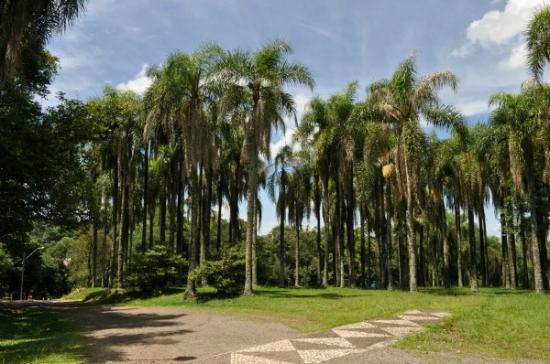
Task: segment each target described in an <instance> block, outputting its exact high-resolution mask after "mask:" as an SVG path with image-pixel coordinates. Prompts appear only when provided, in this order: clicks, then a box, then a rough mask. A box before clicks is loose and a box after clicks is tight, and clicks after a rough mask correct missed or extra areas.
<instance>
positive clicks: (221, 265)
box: [190, 249, 245, 296]
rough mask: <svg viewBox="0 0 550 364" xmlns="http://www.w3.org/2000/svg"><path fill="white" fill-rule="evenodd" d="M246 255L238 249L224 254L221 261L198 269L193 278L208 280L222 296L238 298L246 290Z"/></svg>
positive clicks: (192, 275)
mask: <svg viewBox="0 0 550 364" xmlns="http://www.w3.org/2000/svg"><path fill="white" fill-rule="evenodd" d="M244 263H245V260H244V255H243V254H242V252H240V251H239V250H237V249H230V250H229V251H228V252H226V253H223V254H222V257H221V259H219V260H215V261H211V262H207V263H206V264H205V265H204V266H203V267H199V268H196V269H195V270H193V271H192V272H191V273H190V274H191V278H193V279H196V280H200V279H203V278H204V279H206V280H207V282H208V284H210V285H212V286H214V287H215V288H216V289H217V290H218V294H219V295H221V296H236V295H238V294H240V293H242V291H243V288H244V265H245V264H244Z"/></svg>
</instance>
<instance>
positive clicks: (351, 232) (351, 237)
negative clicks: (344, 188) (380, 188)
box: [346, 166, 356, 288]
mask: <svg viewBox="0 0 550 364" xmlns="http://www.w3.org/2000/svg"><path fill="white" fill-rule="evenodd" d="M350 170H351V172H350V176H349V177H348V194H349V197H348V204H347V212H346V221H347V227H346V230H347V233H348V254H349V257H348V262H349V263H348V266H349V268H348V269H349V286H350V287H352V288H354V287H355V280H356V277H355V229H354V228H355V226H354V225H355V221H354V220H355V219H354V217H355V216H354V213H355V191H354V188H353V166H352V167H351V168H350Z"/></svg>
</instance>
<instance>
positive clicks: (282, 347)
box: [238, 340, 296, 353]
mask: <svg viewBox="0 0 550 364" xmlns="http://www.w3.org/2000/svg"><path fill="white" fill-rule="evenodd" d="M295 350H296V348H295V347H294V346H293V345H292V343H291V342H290V340H281V341H275V342H272V343H269V344H265V345H259V346H254V347H252V348H247V349H244V350H239V351H238V352H239V353H249V352H254V351H255V352H273V351H295Z"/></svg>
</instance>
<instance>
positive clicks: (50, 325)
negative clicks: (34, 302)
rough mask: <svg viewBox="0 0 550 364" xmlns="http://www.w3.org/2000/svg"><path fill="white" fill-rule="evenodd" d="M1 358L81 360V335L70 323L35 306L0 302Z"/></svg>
mask: <svg viewBox="0 0 550 364" xmlns="http://www.w3.org/2000/svg"><path fill="white" fill-rule="evenodd" d="M0 322H2V324H1V325H0V343H1V345H0V362H1V363H29V362H43V361H44V359H45V358H47V357H49V356H53V357H55V360H56V361H59V362H62V361H80V360H83V359H84V357H85V348H84V339H83V338H84V336H83V333H82V332H81V330H80V329H79V328H78V327H77V326H76V325H73V324H70V323H68V322H66V321H64V320H61V319H60V318H59V317H58V316H57V315H55V314H52V313H49V312H45V311H43V310H40V309H36V308H29V307H16V306H12V305H2V304H0Z"/></svg>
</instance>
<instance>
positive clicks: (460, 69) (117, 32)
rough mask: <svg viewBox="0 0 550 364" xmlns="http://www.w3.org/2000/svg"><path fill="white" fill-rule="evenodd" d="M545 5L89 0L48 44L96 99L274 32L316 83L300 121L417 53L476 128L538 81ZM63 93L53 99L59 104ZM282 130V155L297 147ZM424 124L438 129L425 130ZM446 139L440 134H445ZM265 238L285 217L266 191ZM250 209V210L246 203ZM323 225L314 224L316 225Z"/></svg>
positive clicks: (254, 43)
mask: <svg viewBox="0 0 550 364" xmlns="http://www.w3.org/2000/svg"><path fill="white" fill-rule="evenodd" d="M544 3H548V1H545V0H414V1H410V0H385V1H380V0H340V1H334V0H260V1H258V0H156V1H153V0H89V1H88V4H87V9H86V11H85V12H84V13H83V14H82V15H81V16H80V18H79V19H78V20H77V21H76V23H75V24H74V25H73V26H71V27H70V28H69V29H68V30H67V31H66V32H65V33H63V34H61V35H58V36H56V37H55V38H53V39H52V40H51V41H50V43H49V45H48V49H49V50H50V51H51V52H52V53H53V54H55V55H56V56H57V57H59V59H60V67H61V68H60V71H59V74H58V76H57V78H56V79H55V81H54V82H53V84H52V86H51V88H50V90H51V94H52V95H55V94H56V93H58V92H60V91H62V92H64V93H65V95H66V96H67V97H71V98H78V99H81V100H86V99H88V98H90V97H94V96H99V95H100V94H101V92H102V89H103V87H104V86H105V85H106V84H111V85H113V86H115V87H117V88H119V89H124V90H132V91H135V92H137V93H143V92H144V91H145V90H146V89H147V87H148V86H149V85H150V80H149V79H148V78H147V77H146V75H145V70H146V69H147V67H148V66H149V65H154V64H160V63H161V62H162V61H163V60H164V59H165V58H166V57H167V56H168V55H169V54H170V53H171V52H174V51H182V52H193V51H194V50H196V49H197V48H199V47H200V46H201V45H202V44H204V43H209V42H216V43H218V44H220V45H221V46H222V47H224V48H228V49H236V48H240V49H246V50H250V51H254V50H256V49H258V48H259V47H261V46H262V45H263V44H265V43H267V42H269V41H271V40H273V39H283V40H285V41H287V42H289V43H290V45H291V46H292V48H293V53H292V55H291V56H290V58H291V59H292V60H293V61H297V62H300V63H303V64H305V65H306V66H308V67H309V69H310V70H311V72H312V74H313V75H314V77H315V81H316V87H315V89H314V90H313V91H310V90H307V89H293V90H291V91H292V92H293V94H294V96H295V101H296V105H297V113H298V119H299V117H300V115H301V114H302V113H303V111H304V110H305V109H306V108H307V104H308V102H309V100H310V99H311V98H312V97H314V96H316V95H319V96H322V97H326V96H328V95H330V94H331V93H334V92H338V91H340V90H342V89H343V88H344V87H345V86H346V85H347V84H348V83H349V82H351V81H354V80H357V81H358V82H359V84H360V89H361V93H360V95H359V97H360V98H361V97H363V96H364V90H365V88H366V86H367V85H368V84H369V83H371V82H373V81H377V80H380V79H383V78H388V77H390V76H391V73H392V71H393V70H394V69H395V67H396V66H397V65H398V64H399V63H400V62H401V61H402V60H403V59H405V58H406V57H408V56H409V55H411V54H413V53H414V54H416V57H417V67H418V72H419V74H420V75H422V74H425V73H430V72H434V71H439V70H446V71H452V72H453V73H455V74H456V76H457V77H458V79H459V87H458V90H457V91H456V92H452V91H449V90H444V91H442V92H441V93H440V95H441V98H442V100H443V101H444V102H445V103H448V104H452V105H454V106H456V107H457V108H458V109H459V110H460V111H461V112H462V113H464V115H465V116H466V118H467V120H468V121H469V122H471V123H474V122H478V121H480V122H484V121H486V120H487V117H488V114H489V112H490V110H489V108H488V105H487V100H488V98H489V96H490V95H491V94H493V93H495V92H498V91H507V92H516V91H518V89H519V86H520V84H521V82H523V81H524V80H526V79H528V78H529V74H528V72H527V70H526V66H525V54H526V50H525V46H524V44H525V39H524V36H523V30H524V29H525V26H526V24H527V22H528V21H529V19H530V17H531V15H532V13H533V11H534V10H536V9H538V8H539V7H540V6H541V5H543V4H544ZM55 102H56V101H55V98H54V97H53V96H52V97H49V98H48V99H46V100H44V101H43V104H44V105H45V106H47V105H53V104H55ZM294 129H295V125H294V121H293V120H292V121H290V120H289V121H288V122H287V128H286V133H285V134H284V135H283V134H282V133H281V132H277V133H274V134H273V138H272V139H273V140H272V149H273V150H274V152H272V155H275V153H276V150H278V149H279V148H281V147H282V146H283V145H285V143H287V144H290V143H291V140H292V134H293V131H294ZM425 129H426V131H427V132H430V131H431V128H430V127H429V126H426V128H425ZM438 132H439V133H440V134H444V132H442V131H438ZM260 198H261V199H262V202H263V206H264V210H263V221H262V224H261V227H260V233H262V234H264V233H266V232H268V231H270V230H271V228H273V227H274V226H275V225H276V224H277V219H276V215H275V210H274V207H273V204H272V203H271V201H269V199H268V197H267V195H266V194H265V193H264V192H261V194H260ZM487 208H488V211H487V214H486V215H487V217H488V221H487V224H488V232H489V234H491V235H495V236H498V235H499V234H500V227H499V224H498V222H497V221H496V220H495V217H494V211H493V209H492V208H490V207H487ZM240 210H241V211H240V214H241V216H242V217H244V216H245V214H246V210H245V205H244V203H243V204H242V205H241V209H240ZM312 223H314V221H312Z"/></svg>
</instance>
